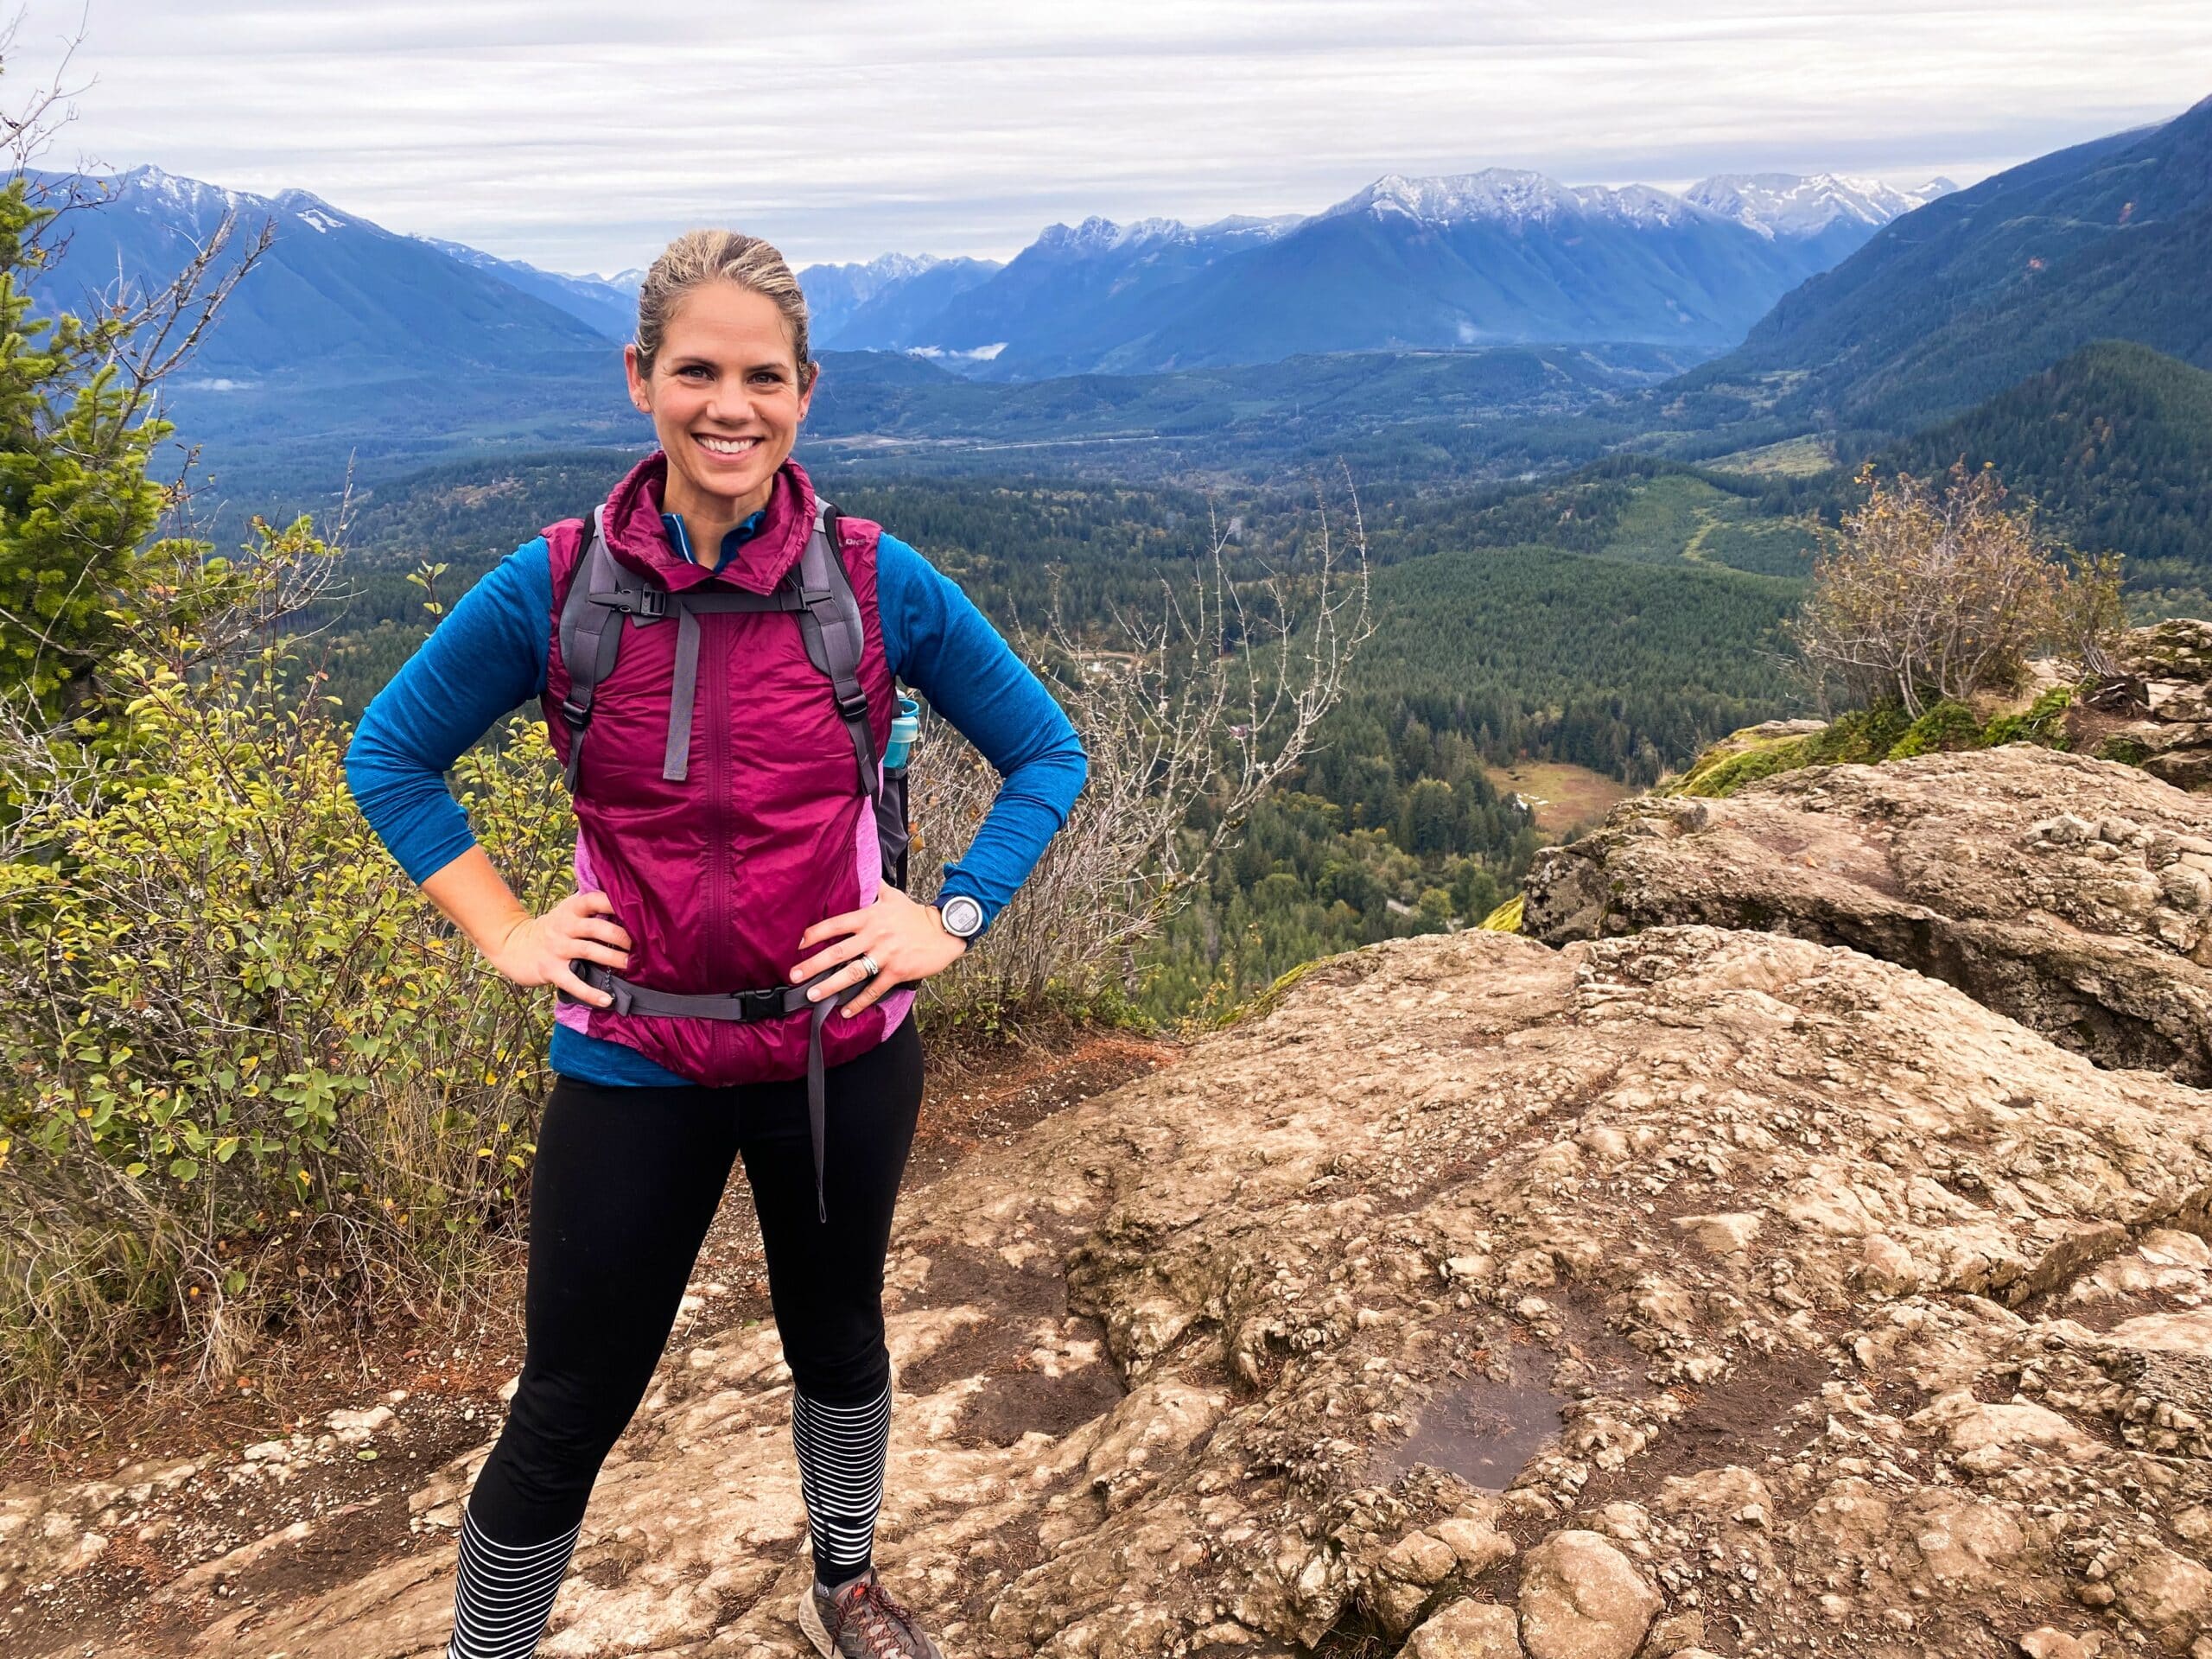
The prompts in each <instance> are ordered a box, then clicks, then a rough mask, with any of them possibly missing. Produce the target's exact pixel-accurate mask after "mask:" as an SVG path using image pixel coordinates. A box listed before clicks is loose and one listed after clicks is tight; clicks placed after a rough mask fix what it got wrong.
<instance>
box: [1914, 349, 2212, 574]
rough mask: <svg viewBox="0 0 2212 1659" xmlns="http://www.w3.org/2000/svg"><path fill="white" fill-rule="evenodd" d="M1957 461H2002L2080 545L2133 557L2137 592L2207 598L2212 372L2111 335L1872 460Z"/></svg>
mask: <svg viewBox="0 0 2212 1659" xmlns="http://www.w3.org/2000/svg"><path fill="white" fill-rule="evenodd" d="M1954 461H1965V462H1966V464H1967V466H1969V467H1981V466H1993V467H1996V468H1997V469H1998V470H1999V472H2000V473H2001V474H2003V475H2004V478H2005V483H2006V485H2007V486H2009V487H2010V488H2011V489H2012V491H2013V493H2015V494H2019V495H2027V496H2031V497H2033V498H2034V499H2035V500H2036V501H2037V503H2039V504H2040V505H2041V506H2042V508H2043V511H2044V513H2045V515H2046V516H2047V517H2048V518H2050V521H2051V524H2052V526H2053V528H2055V529H2056V530H2058V531H2061V532H2062V533H2063V534H2064V535H2065V536H2067V537H2069V539H2071V540H2072V541H2073V542H2075V543H2076V544H2077V545H2079V546H2082V547H2084V548H2095V549H2102V548H2116V549H2118V550H2120V551H2121V552H2122V553H2125V554H2126V556H2127V573H2128V578H2129V583H2130V585H2131V586H2132V587H2134V588H2139V589H2158V590H2165V591H2167V592H2168V593H2170V594H2171V595H2172V596H2173V597H2174V598H2175V599H2177V600H2179V601H2186V602H2188V603H2190V604H2193V605H2196V606H2200V607H2201V606H2202V605H2203V604H2204V603H2206V601H2207V599H2208V594H2207V589H2208V588H2212V373H2208V372H2205V371H2204V370H2202V369H2197V368H2192V367H2191V366H2190V365H2188V364H2186V363H2183V362H2181V361H2179V360H2178V359H2175V358H2171V357H2167V356H2164V355H2163V354H2162V353H2158V352H2154V351H2152V349H2151V348H2150V347H2149V346H2137V345H2133V344H2131V343H2129V342H2126V341H2123V340H2106V341H2102V342H2101V343H2099V344H2097V345H2094V346H2089V347H2088V348H2087V349H2086V350H2084V351H2081V352H2078V353H2075V355H2073V356H2072V357H2069V358H2068V359H2066V360H2065V361H2064V362H2063V363H2060V364H2058V365H2056V367H2054V368H2051V369H2050V370H2047V371H2046V372H2044V373H2042V374H2038V375H2035V376H2032V377H2031V378H2029V379H2027V380H2025V381H2024V382H2022V383H2021V384H2020V385H2018V386H2015V387H2013V388H2012V390H2011V391H2007V392H2005V393H2003V394H2001V395H2000V396H1999V397H1993V398H1991V399H1990V400H1989V401H1988V402H1987V403H1986V404H1982V405H1981V406H1980V408H1978V409H1975V410H1973V411H1972V412H1971V413H1969V414H1967V415H1962V416H1960V417H1959V418H1958V419H1957V420H1955V421H1952V422H1949V423H1947V424H1945V425H1943V426H1940V427H1937V428H1936V429H1933V430H1931V431H1928V432H1923V433H1922V434H1920V435H1918V436H1917V437H1914V438H1911V439H1909V440H1907V441H1906V442H1903V443H1899V444H1894V445H1892V446H1891V447H1890V448H1887V449H1885V450H1882V451H1881V452H1880V453H1878V454H1876V455H1875V456H1874V457H1873V464H1874V466H1875V467H1876V468H1877V470H1879V471H1885V472H1893V471H1896V470H1897V469H1899V468H1903V469H1904V470H1905V471H1908V472H1912V473H1916V474H1923V475H1925V474H1931V473H1937V472H1941V471H1942V469H1943V468H1944V467H1948V466H1950V465H1951V464H1952V463H1953V462H1954ZM2195 614H2197V615H2202V614H2203V612H2202V610H2201V609H2199V610H2197V611H2196V612H2195Z"/></svg>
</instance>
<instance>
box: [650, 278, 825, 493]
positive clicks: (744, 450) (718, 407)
mask: <svg viewBox="0 0 2212 1659" xmlns="http://www.w3.org/2000/svg"><path fill="white" fill-rule="evenodd" d="M622 358H623V363H624V365H625V366H626V369H627V370H628V372H629V378H630V401H631V402H632V403H633V404H636V405H637V406H638V408H639V410H642V411H643V412H645V414H648V415H650V416H652V418H653V432H654V435H656V436H657V437H658V438H659V440H660V447H661V448H662V449H663V450H664V451H666V452H667V454H668V495H667V499H666V500H664V502H663V503H662V505H663V506H664V507H665V508H666V509H667V510H668V511H669V512H678V513H681V512H707V513H709V514H712V515H713V516H715V517H718V518H719V517H723V516H728V517H729V518H732V519H733V520H734V519H737V518H744V517H745V516H746V515H747V514H748V513H751V512H755V511H757V510H758V509H760V508H761V507H764V506H766V505H768V495H769V492H770V490H771V488H772V486H773V484H774V481H775V477H776V469H777V468H778V467H781V466H782V465H783V464H784V461H785V458H786V457H788V456H789V455H790V454H791V444H792V442H794V441H795V440H796V439H797V438H798V425H799V423H800V422H801V421H803V420H804V419H805V418H806V406H807V403H808V401H809V399H810V397H811V396H812V392H813V388H812V387H811V386H808V387H804V388H802V387H801V385H800V384H799V372H798V359H797V357H796V355H795V354H794V353H793V350H792V346H791V331H790V329H789V328H788V327H786V326H785V322H784V315H783V313H782V312H780V311H779V310H778V309H777V308H776V302H774V301H773V300H772V299H770V298H769V297H768V296H766V295H765V294H756V293H754V292H753V290H752V289H749V288H741V287H739V286H738V284H736V283H732V282H719V281H718V282H710V283H701V284H700V285H699V286H698V287H696V288H695V289H691V291H690V293H688V294H686V295H684V296H683V298H682V299H680V300H678V301H677V304H676V308H675V311H674V313H673V314H672V315H671V316H670V317H669V320H668V324H667V327H665V328H664V329H663V330H662V333H661V346H660V354H659V356H658V358H657V359H655V360H654V362H653V367H652V374H651V375H649V376H648V375H643V374H640V373H639V369H638V348H637V347H636V346H634V345H632V346H625V347H624V348H623V353H622Z"/></svg>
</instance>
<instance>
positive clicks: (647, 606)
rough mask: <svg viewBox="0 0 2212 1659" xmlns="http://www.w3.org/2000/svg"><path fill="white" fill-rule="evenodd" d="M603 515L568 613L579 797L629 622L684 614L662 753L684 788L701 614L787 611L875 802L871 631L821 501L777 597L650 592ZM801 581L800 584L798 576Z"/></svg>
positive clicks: (564, 624)
mask: <svg viewBox="0 0 2212 1659" xmlns="http://www.w3.org/2000/svg"><path fill="white" fill-rule="evenodd" d="M603 512H604V510H603V509H601V510H600V511H598V512H594V513H593V514H592V517H591V520H590V523H589V524H588V526H587V529H586V531H585V542H584V549H583V552H582V556H581V557H580V558H579V560H578V562H577V568H576V571H575V576H574V578H573V579H572V580H571V582H570V583H569V594H568V598H567V600H566V601H565V602H564V603H563V606H562V607H561V616H560V649H561V657H562V660H563V662H564V663H566V664H568V668H569V694H568V696H565V697H564V698H563V699H562V702H561V716H562V718H563V721H566V722H567V725H568V727H569V764H568V767H567V773H566V776H567V782H568V786H569V793H570V794H572V795H573V794H574V793H575V788H576V779H577V776H578V772H579V769H580V768H581V766H582V762H583V751H584V734H585V733H586V731H587V730H588V728H589V726H590V724H591V713H592V702H593V699H594V695H595V694H596V692H597V690H598V688H599V685H600V683H601V681H603V680H604V679H606V678H607V676H608V675H609V674H611V673H613V671H614V663H615V659H616V657H617V654H618V653H619V652H620V647H621V643H622V623H621V619H622V618H623V617H624V616H628V617H630V618H631V619H632V626H638V627H644V626H648V625H649V624H651V623H653V622H657V621H658V620H660V619H661V618H663V617H664V616H666V615H667V614H668V613H670V612H671V611H673V612H675V613H676V619H677V620H676V662H675V666H674V671H673V673H672V675H671V683H670V686H669V703H668V735H667V741H666V742H665V744H664V747H663V748H662V751H661V776H662V777H663V778H664V779H667V780H669V781H671V782H682V781H683V779H686V778H687V777H689V776H690V750H691V724H692V717H693V711H694V709H695V708H696V704H697V702H698V687H699V618H700V616H701V615H702V614H704V613H708V612H730V611H734V612H760V611H782V612H785V613H790V614H791V615H792V616H794V617H795V618H796V619H797V620H798V628H799V638H800V640H801V643H802V644H803V645H804V646H805V649H806V655H807V660H808V661H809V662H810V663H812V664H814V666H815V667H816V668H817V669H818V670H819V671H821V672H822V673H823V675H824V676H825V677H827V678H828V679H829V685H830V691H831V695H832V697H833V699H834V701H835V702H836V709H837V717H838V719H839V720H841V721H843V722H844V726H845V730H846V733H847V734H848V735H849V736H850V737H851V739H852V742H853V759H854V760H855V764H856V766H857V767H858V769H859V772H860V784H861V793H863V794H864V795H866V796H867V797H868V798H869V799H870V800H871V801H873V800H874V799H876V798H877V795H878V792H879V790H880V774H879V772H878V771H877V768H876V763H875V738H874V733H873V732H872V731H871V730H870V729H869V728H868V692H867V689H866V688H865V687H864V686H862V685H861V677H860V675H861V658H862V655H863V653H864V652H865V651H866V649H867V643H868V640H867V632H866V629H865V628H864V627H863V626H862V625H861V612H860V603H859V601H858V600H857V599H856V598H855V595H854V593H853V585H852V581H851V578H850V577H849V575H847V574H846V571H845V562H844V559H843V558H842V556H841V555H840V554H839V552H838V551H837V547H836V541H835V539H834V538H835V537H836V536H837V535H838V533H839V530H838V522H837V516H836V510H835V509H834V508H832V507H830V506H829V505H828V504H827V503H823V504H822V505H821V507H820V508H819V510H818V512H817V518H816V520H815V524H814V528H813V530H812V531H811V533H810V534H809V536H808V537H807V538H806V543H805V546H804V548H803V549H802V550H801V552H800V555H799V563H798V568H797V569H796V570H795V571H794V572H793V573H792V575H791V576H786V577H785V581H784V582H783V583H782V584H781V585H780V586H779V587H778V588H776V589H775V590H774V591H773V592H772V593H766V594H754V593H747V592H746V591H744V590H743V589H741V588H729V587H725V586H723V585H722V584H721V583H719V582H711V583H709V584H707V585H705V586H703V587H699V588H686V589H684V590H683V592H681V593H671V592H670V591H669V590H668V589H666V588H661V587H658V586H648V585H647V583H646V582H645V578H643V577H641V576H640V575H639V574H638V573H637V572H636V571H634V570H632V569H629V568H628V567H627V566H626V565H624V564H623V563H621V562H620V560H618V559H616V558H615V557H614V556H613V555H612V554H611V553H609V552H608V551H607V541H606V537H605V534H604V531H603V528H602V514H603ZM794 578H796V580H794Z"/></svg>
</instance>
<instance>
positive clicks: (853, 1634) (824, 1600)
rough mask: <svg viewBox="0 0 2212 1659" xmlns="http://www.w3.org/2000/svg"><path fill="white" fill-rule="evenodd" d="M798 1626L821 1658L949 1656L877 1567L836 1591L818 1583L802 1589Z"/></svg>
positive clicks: (941, 1658) (938, 1658) (931, 1658)
mask: <svg viewBox="0 0 2212 1659" xmlns="http://www.w3.org/2000/svg"><path fill="white" fill-rule="evenodd" d="M798 1627H799V1629H801V1630H804V1631H805V1632H806V1639H807V1640H808V1641H810V1642H811V1643H814V1650H815V1651H816V1652H817V1653H818V1654H820V1655H821V1656H822V1659H944V1654H942V1653H940V1652H939V1651H938V1645H937V1643H934V1642H932V1641H931V1640H930V1639H929V1637H926V1636H925V1635H924V1634H923V1633H922V1627H921V1625H920V1624H919V1623H918V1621H917V1620H916V1619H915V1618H914V1616H913V1614H912V1613H910V1612H908V1611H906V1608H905V1607H903V1606H901V1605H899V1603H898V1602H897V1601H896V1600H895V1599H893V1597H892V1594H891V1592H889V1591H888V1590H886V1589H885V1588H884V1587H883V1586H882V1585H881V1583H880V1582H879V1581H878V1580H877V1579H876V1576H875V1569H874V1567H870V1568H868V1572H867V1573H866V1574H865V1575H863V1576H862V1577H861V1578H857V1579H855V1580H852V1582H851V1583H849V1584H845V1585H841V1586H838V1587H837V1588H836V1590H825V1589H823V1587H822V1586H820V1585H818V1584H816V1585H810V1586H807V1588H806V1589H804V1590H803V1591H801V1592H799V1599H798Z"/></svg>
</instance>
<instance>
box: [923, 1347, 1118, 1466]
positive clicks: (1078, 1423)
mask: <svg viewBox="0 0 2212 1659" xmlns="http://www.w3.org/2000/svg"><path fill="white" fill-rule="evenodd" d="M1121 1397H1122V1385H1121V1382H1120V1380H1119V1379H1118V1378H1116V1376H1115V1375H1114V1372H1113V1370H1112V1368H1111V1367H1110V1366H1106V1365H1085V1366H1084V1367H1082V1368H1081V1369H1079V1370H1073V1371H1069V1372H1067V1373H1065V1374H1064V1375H1062V1376H1045V1375H1044V1374H1043V1373H1042V1372H1039V1371H1014V1372H1010V1373H1008V1374H1007V1375H1005V1376H993V1377H991V1378H990V1379H989V1380H988V1382H986V1383H984V1384H983V1387H982V1389H981V1390H979V1391H978V1392H977V1393H976V1395H975V1397H974V1398H973V1399H971V1400H969V1402H968V1403H967V1404H966V1405H965V1406H963V1408H961V1412H960V1424H959V1427H958V1429H957V1432H956V1434H955V1438H956V1439H957V1440H959V1441H960V1442H961V1443H962V1444H963V1445H974V1444H979V1443H980V1444H984V1445H989V1446H1012V1445H1013V1444H1014V1442H1015V1441H1016V1440H1020V1438H1021V1437H1022V1436H1023V1435H1025V1434H1037V1433H1043V1434H1049V1435H1051V1436H1052V1438H1053V1439H1054V1440H1058V1438H1059V1437H1060V1436H1061V1435H1063V1434H1065V1433H1068V1431H1069V1430H1071V1429H1074V1428H1080V1427H1082V1426H1083V1425H1084V1424H1085V1423H1087V1422H1089V1421H1090V1420H1091V1419H1092V1418H1094V1417H1098V1416H1103V1414H1105V1413H1107V1412H1109V1411H1111V1410H1112V1409H1113V1408H1114V1406H1115V1403H1116V1402H1117V1401H1119V1400H1120V1399H1121Z"/></svg>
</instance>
